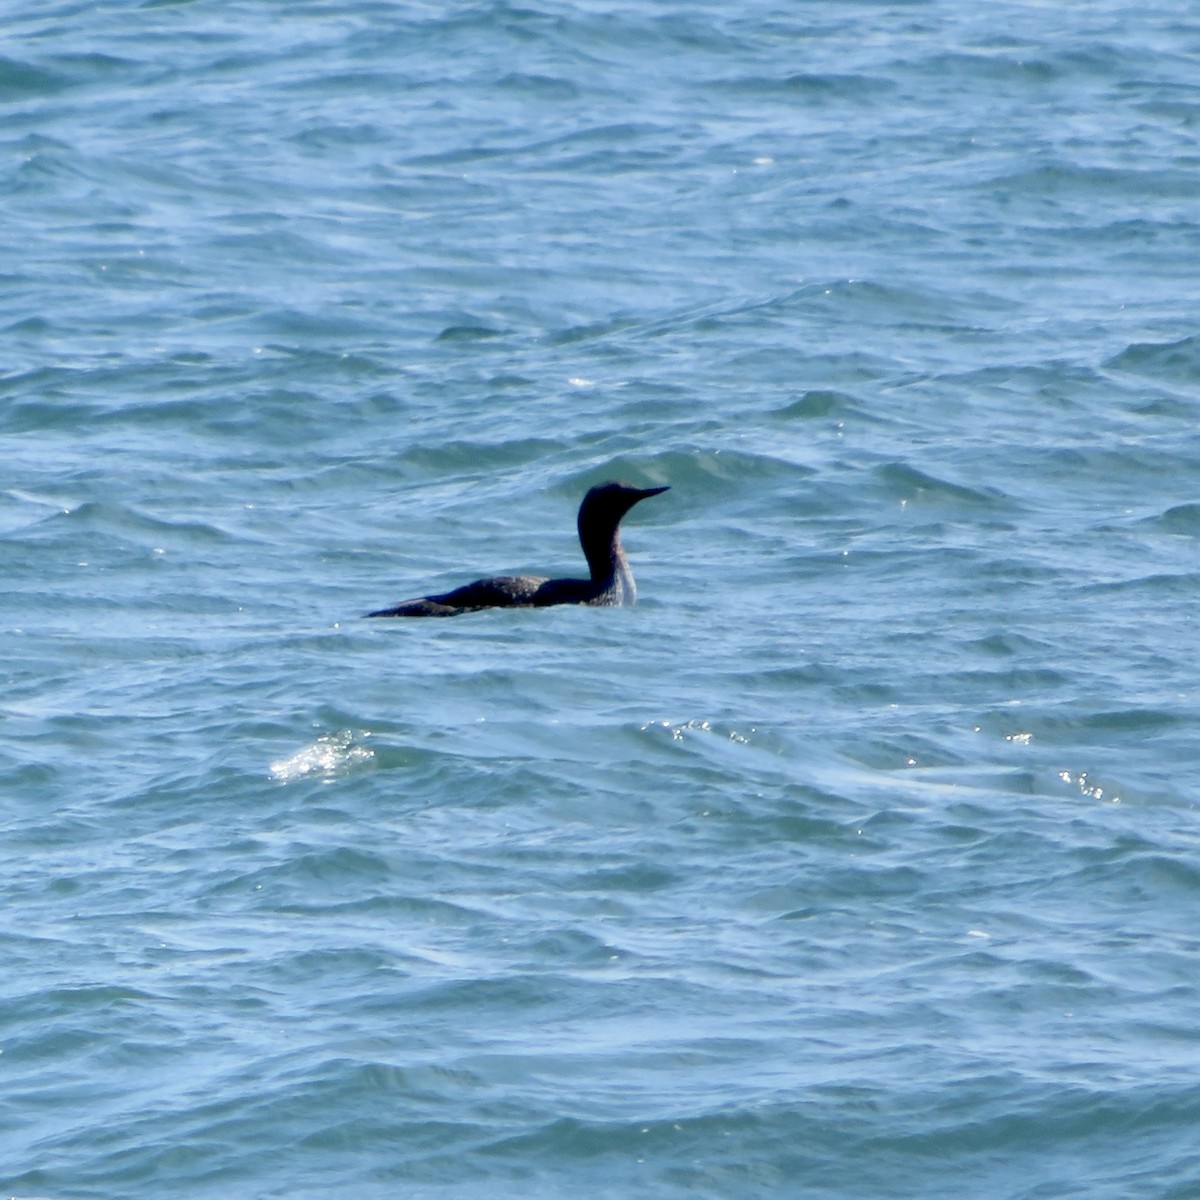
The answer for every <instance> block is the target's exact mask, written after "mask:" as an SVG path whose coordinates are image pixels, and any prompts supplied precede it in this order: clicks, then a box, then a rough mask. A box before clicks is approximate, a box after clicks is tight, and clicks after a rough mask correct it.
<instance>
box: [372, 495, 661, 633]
mask: <svg viewBox="0 0 1200 1200" xmlns="http://www.w3.org/2000/svg"><path fill="white" fill-rule="evenodd" d="M666 490H667V489H666V488H665V487H657V488H636V487H631V486H630V485H629V484H627V483H602V484H600V485H599V487H594V488H592V490H591V491H590V492H588V494H587V495H586V496H584V498H583V503H582V504H581V505H580V506H579V543H580V545H581V546H582V547H583V554H584V557H585V558H586V559H587V564H588V568H589V569H590V570H591V573H592V574H591V578H590V579H545V578H543V577H541V576H538V575H497V576H494V577H493V578H491V579H477V580H476V581H475V582H474V583H468V584H465V585H464V586H462V587H459V588H455V589H454V590H453V591H452V592H443V593H442V594H441V595H440V596H421V597H419V598H417V599H416V600H405V601H403V602H401V603H400V604H397V605H395V606H394V607H392V608H381V609H380V610H379V611H378V612H373V613H367V616H368V617H453V616H457V615H458V614H459V613H468V612H476V611H478V610H479V609H481V608H545V607H546V606H547V605H550V604H597V605H600V604H603V605H615V604H625V605H629V604H632V603H633V602H634V601H635V600H636V599H637V588H636V587H634V583H633V573H632V572H631V571H630V570H629V562H628V560H627V559H626V558H625V551H624V550H623V549H622V548H621V535H620V532H619V526H620V524H621V518H622V517H623V516H624V515H625V514H626V513H627V512H628V511H629V510H630V509H631V508H632V507H633V506H634V505H635V504H636V503H637V502H638V501H639V500H645V499H646V497H647V496H657V495H658V494H659V492H665V491H666Z"/></svg>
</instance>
